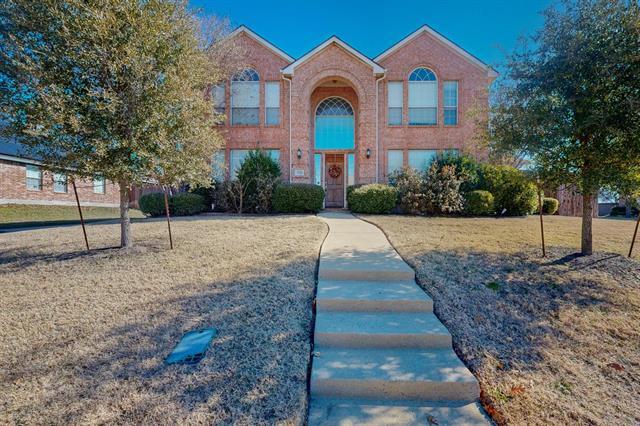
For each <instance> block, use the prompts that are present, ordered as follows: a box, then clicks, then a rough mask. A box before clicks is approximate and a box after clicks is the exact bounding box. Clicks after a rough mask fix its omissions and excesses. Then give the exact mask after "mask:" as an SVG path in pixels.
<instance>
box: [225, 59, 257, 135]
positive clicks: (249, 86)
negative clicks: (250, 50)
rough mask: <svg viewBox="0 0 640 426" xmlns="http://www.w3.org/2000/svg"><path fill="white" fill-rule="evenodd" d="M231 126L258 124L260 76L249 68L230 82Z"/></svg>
mask: <svg viewBox="0 0 640 426" xmlns="http://www.w3.org/2000/svg"><path fill="white" fill-rule="evenodd" d="M231 124H248V125H258V124H260V76H259V75H258V73H257V72H256V71H255V70H253V69H251V68H247V69H245V70H243V71H242V72H240V73H237V74H236V75H234V76H233V78H232V80H231Z"/></svg>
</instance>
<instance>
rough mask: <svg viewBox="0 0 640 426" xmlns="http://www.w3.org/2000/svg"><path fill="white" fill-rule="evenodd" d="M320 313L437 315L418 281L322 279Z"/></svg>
mask: <svg viewBox="0 0 640 426" xmlns="http://www.w3.org/2000/svg"><path fill="white" fill-rule="evenodd" d="M316 309H317V311H318V312H320V311H352V312H355V311H367V312H433V301H432V300H431V298H430V297H429V296H427V294H426V293H425V292H424V291H423V290H422V289H421V288H420V287H418V285H417V284H416V283H415V282H414V281H334V280H320V281H319V282H318V294H317V298H316Z"/></svg>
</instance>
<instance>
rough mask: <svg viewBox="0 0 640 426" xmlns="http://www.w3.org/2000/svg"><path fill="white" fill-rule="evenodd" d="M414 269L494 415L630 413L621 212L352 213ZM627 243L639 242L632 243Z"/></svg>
mask: <svg viewBox="0 0 640 426" xmlns="http://www.w3.org/2000/svg"><path fill="white" fill-rule="evenodd" d="M363 217H364V218H365V219H366V220H369V221H371V222H373V223H375V224H377V225H378V226H380V227H381V228H382V229H383V230H384V231H385V233H386V234H387V235H388V236H389V239H390V240H391V242H392V243H393V245H394V246H395V247H396V249H397V250H398V251H399V252H400V254H401V255H402V256H403V257H404V258H405V259H407V260H408V261H409V263H411V265H412V266H413V267H414V268H415V269H416V270H417V277H418V281H419V283H420V285H421V286H422V287H423V288H424V289H425V290H426V291H427V292H428V293H429V294H430V295H431V296H432V297H433V299H434V301H435V311H436V314H437V315H438V317H439V318H440V319H441V320H442V321H443V322H444V324H445V325H446V326H447V327H448V328H449V330H450V331H451V333H452V334H453V337H454V345H455V348H456V352H457V353H458V354H459V355H460V356H461V358H462V359H463V360H464V361H465V363H466V364H467V365H468V366H469V367H470V368H471V370H472V371H473V372H474V374H476V376H477V377H478V379H479V380H480V383H481V388H482V400H483V403H484V405H485V407H486V408H487V411H488V412H489V413H490V414H492V416H493V417H494V419H495V420H496V421H497V422H498V423H499V424H505V423H509V424H603V425H604V424H620V425H621V424H638V423H639V422H640V398H638V395H640V262H639V261H638V259H640V255H639V253H638V252H640V250H637V251H636V255H635V260H630V259H627V258H625V257H624V256H621V253H626V252H627V250H628V248H629V242H630V238H631V236H632V233H633V222H632V221H617V220H608V219H596V220H595V221H594V234H595V235H594V240H595V244H594V247H595V250H596V251H597V253H596V254H595V255H593V256H590V257H575V256H572V253H575V252H576V251H578V249H577V248H578V247H579V243H580V219H579V218H571V217H558V216H553V217H545V220H546V230H547V233H546V236H547V243H548V246H550V248H549V250H548V252H549V255H548V257H547V258H546V259H542V258H541V257H540V249H539V238H540V237H539V228H538V226H539V224H538V218H537V217H529V218H526V219H525V218H507V219H492V218H491V219H490V218H423V217H408V216H363ZM636 248H640V246H637V247H636Z"/></svg>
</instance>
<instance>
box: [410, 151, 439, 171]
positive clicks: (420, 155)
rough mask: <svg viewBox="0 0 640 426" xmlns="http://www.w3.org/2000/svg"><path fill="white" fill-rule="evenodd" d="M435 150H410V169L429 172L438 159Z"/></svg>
mask: <svg viewBox="0 0 640 426" xmlns="http://www.w3.org/2000/svg"><path fill="white" fill-rule="evenodd" d="M436 154H437V151H436V150H435V149H411V150H409V167H411V168H414V169H416V170H418V171H423V170H427V169H428V168H429V166H431V163H432V162H433V160H434V159H435V158H436Z"/></svg>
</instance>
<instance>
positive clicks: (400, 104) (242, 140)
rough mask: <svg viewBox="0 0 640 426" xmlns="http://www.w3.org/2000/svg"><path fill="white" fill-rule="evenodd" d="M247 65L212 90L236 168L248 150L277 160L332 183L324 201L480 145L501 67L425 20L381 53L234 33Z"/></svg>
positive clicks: (333, 202)
mask: <svg viewBox="0 0 640 426" xmlns="http://www.w3.org/2000/svg"><path fill="white" fill-rule="evenodd" d="M229 37H230V38H231V39H232V40H233V41H234V42H235V43H239V44H240V46H241V47H242V48H243V50H244V51H245V52H246V55H247V56H246V61H245V63H246V69H244V71H242V72H240V73H238V74H236V75H235V76H234V77H233V78H232V79H231V81H229V82H227V83H226V84H225V85H220V86H217V87H215V88H213V90H212V101H213V103H214V108H216V110H217V111H219V112H223V113H224V114H225V115H226V120H225V122H224V123H221V124H220V127H221V129H222V131H223V132H224V134H225V139H226V142H227V143H226V147H225V152H224V153H222V152H220V153H217V155H216V156H217V159H216V162H218V163H220V162H222V155H223V154H224V163H225V164H226V166H227V169H228V173H231V174H233V173H234V172H235V170H237V168H238V167H239V165H240V163H241V162H242V159H243V157H244V155H245V154H246V152H247V151H248V150H250V149H255V148H260V149H264V150H268V152H269V153H270V154H271V155H272V156H273V157H274V158H276V159H278V160H279V162H280V165H281V168H282V171H283V176H284V179H285V180H288V181H291V182H313V183H317V184H319V185H322V186H323V187H325V189H326V191H327V196H326V201H325V202H326V206H327V207H342V206H344V205H345V188H346V186H348V185H351V184H354V183H372V182H383V181H385V180H386V178H387V176H388V175H389V173H390V172H392V171H394V170H397V169H399V168H401V167H402V166H412V167H416V168H422V167H424V166H425V165H426V164H427V163H428V162H429V161H430V160H431V159H432V158H433V157H434V156H435V155H436V153H437V152H441V151H446V150H455V151H461V150H464V151H469V152H471V153H472V154H476V155H479V154H480V155H481V153H478V152H476V151H475V150H474V148H473V146H474V144H473V139H474V134H475V132H476V126H477V124H476V123H477V120H476V118H472V117H471V116H470V115H471V114H470V113H471V112H472V111H478V113H484V114H486V106H487V104H488V87H489V85H490V84H491V82H492V81H493V80H494V79H495V77H496V76H497V74H496V72H495V71H494V70H493V69H492V68H491V67H489V66H488V65H486V64H484V63H483V62H481V61H480V60H478V59H477V58H475V57H474V56H472V55H471V54H469V53H468V52H466V51H464V50H463V49H462V48H460V47H459V46H457V45H456V44H454V43H452V42H451V41H449V40H447V39H446V38H445V37H443V36H442V35H440V34H439V33H437V32H436V31H434V30H433V29H431V28H429V27H428V26H426V25H425V26H423V27H421V28H419V29H418V30H416V31H415V32H413V33H412V34H410V35H409V36H407V37H405V38H404V39H402V40H401V41H399V42H398V43H396V44H394V45H393V46H391V47H390V48H389V49H387V50H386V51H384V52H383V53H381V54H380V55H378V56H377V57H375V58H369V57H367V56H365V55H363V54H362V53H360V52H358V51H357V50H356V49H354V48H353V47H351V46H349V45H348V44H347V43H345V42H344V41H342V40H340V39H339V38H338V37H335V36H334V37H331V38H329V39H328V40H326V41H325V42H324V43H322V44H320V45H319V46H317V47H315V48H314V49H312V50H311V51H309V52H308V53H307V54H305V55H303V56H302V57H300V58H297V59H295V58H292V57H291V56H289V55H287V54H286V53H285V52H283V51H282V50H280V49H279V48H277V47H276V46H274V45H273V44H271V43H269V42H268V41H267V40H265V39H263V38H262V37H260V36H259V35H257V34H256V33H254V32H253V31H251V30H250V29H248V28H247V27H245V26H241V27H239V28H238V29H236V30H235V31H234V32H232V33H231V34H230V36H229Z"/></svg>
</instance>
